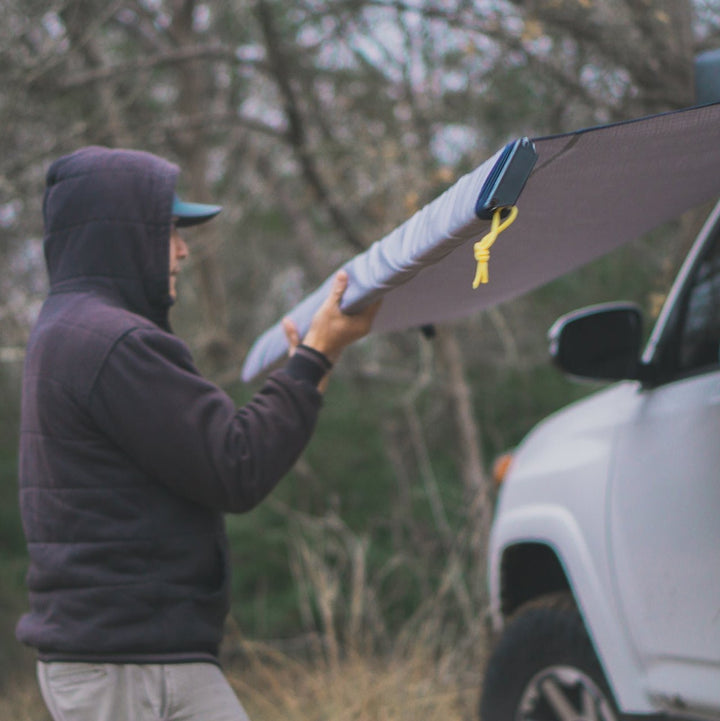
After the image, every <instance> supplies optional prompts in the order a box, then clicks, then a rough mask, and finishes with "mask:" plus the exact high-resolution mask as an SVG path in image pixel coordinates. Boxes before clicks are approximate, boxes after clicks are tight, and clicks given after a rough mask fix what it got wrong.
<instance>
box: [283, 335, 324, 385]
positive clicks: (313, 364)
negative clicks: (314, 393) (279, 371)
mask: <svg viewBox="0 0 720 721" xmlns="http://www.w3.org/2000/svg"><path fill="white" fill-rule="evenodd" d="M331 368H332V363H331V362H330V361H329V360H328V358H327V356H325V355H324V354H322V353H320V352H319V351H316V350H315V349H314V348H309V347H308V346H306V345H299V346H298V347H297V348H296V349H295V353H293V355H292V356H291V357H290V359H289V360H288V362H287V363H286V364H285V367H284V368H283V370H284V372H285V373H287V374H288V375H289V376H290V377H291V378H294V379H295V380H298V381H305V382H306V383H309V384H310V385H312V386H314V387H317V384H318V383H319V382H320V381H321V380H322V378H323V377H324V376H325V375H326V374H327V373H328V372H329V371H330V369H331Z"/></svg>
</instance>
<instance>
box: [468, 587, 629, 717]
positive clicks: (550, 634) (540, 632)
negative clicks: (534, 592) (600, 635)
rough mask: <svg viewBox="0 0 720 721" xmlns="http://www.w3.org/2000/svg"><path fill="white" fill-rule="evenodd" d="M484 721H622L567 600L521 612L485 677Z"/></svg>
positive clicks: (560, 597)
mask: <svg viewBox="0 0 720 721" xmlns="http://www.w3.org/2000/svg"><path fill="white" fill-rule="evenodd" d="M480 718H481V719H482V721H531V720H532V721H622V718H623V717H622V716H621V715H620V713H619V712H618V710H617V707H616V705H615V702H614V700H613V698H612V694H611V693H610V690H609V688H608V685H607V681H606V680H605V676H604V674H603V672H602V669H601V668H600V664H599V663H598V660H597V657H596V656H595V652H594V650H593V647H592V644H591V643H590V639H589V638H588V635H587V633H586V632H585V627H584V625H583V622H582V618H581V617H580V614H579V613H578V611H577V608H576V607H575V604H574V603H573V600H572V598H571V597H570V596H568V595H567V594H557V595H553V596H546V597H543V598H541V599H538V600H537V601H533V602H531V603H529V604H527V605H525V606H523V607H522V608H521V609H520V611H519V612H518V613H517V614H516V615H515V617H514V618H513V620H512V621H511V622H510V623H509V624H508V626H507V627H506V629H505V631H504V633H503V635H502V636H501V637H500V640H499V642H498V644H497V646H496V647H495V649H494V651H493V653H492V655H491V657H490V660H489V661H488V666H487V670H486V672H485V681H484V684H483V692H482V697H481V700H480Z"/></svg>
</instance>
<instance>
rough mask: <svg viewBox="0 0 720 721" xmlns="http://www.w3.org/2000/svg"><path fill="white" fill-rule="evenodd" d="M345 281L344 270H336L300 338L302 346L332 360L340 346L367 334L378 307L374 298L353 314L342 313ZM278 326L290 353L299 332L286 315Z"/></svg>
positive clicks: (345, 345) (339, 352)
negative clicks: (331, 282) (328, 290)
mask: <svg viewBox="0 0 720 721" xmlns="http://www.w3.org/2000/svg"><path fill="white" fill-rule="evenodd" d="M347 284H348V275H347V273H346V272H345V271H344V270H341V271H339V272H338V274H337V275H336V276H335V281H334V283H333V286H332V289H331V291H330V293H329V295H328V297H327V298H326V299H325V301H324V302H323V304H322V305H321V306H320V307H319V308H318V310H317V312H316V313H315V315H314V317H313V319H312V322H311V323H310V329H309V330H308V332H307V335H306V336H305V338H303V340H302V343H303V345H306V346H308V347H310V348H314V349H315V350H316V351H319V352H320V353H322V354H323V355H325V356H326V357H327V358H328V359H329V360H330V361H331V362H332V363H335V362H336V361H337V360H338V358H339V357H340V354H341V353H342V351H343V349H344V348H346V347H347V346H349V345H350V344H351V343H354V342H355V341H356V340H359V339H360V338H362V337H363V336H365V335H367V334H368V332H369V331H370V327H371V326H372V322H373V319H374V318H375V315H376V314H377V312H378V310H379V309H380V303H381V301H377V302H376V303H373V304H372V305H369V306H368V307H367V308H363V310H361V311H360V312H359V313H357V314H355V315H348V314H347V313H343V312H342V311H341V310H340V301H341V300H342V297H343V294H344V293H345V289H346V288H347ZM282 325H283V329H284V330H285V336H286V337H287V340H288V345H289V347H290V355H292V354H293V353H294V352H295V348H297V346H298V344H299V343H300V335H299V333H298V330H297V327H296V326H295V324H294V323H293V322H292V320H290V319H289V318H284V319H283V322H282Z"/></svg>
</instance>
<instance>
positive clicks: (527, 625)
mask: <svg viewBox="0 0 720 721" xmlns="http://www.w3.org/2000/svg"><path fill="white" fill-rule="evenodd" d="M641 326H642V323H641V317H640V313H639V311H638V309H637V308H636V307H634V306H632V305H628V304H611V305H603V306H595V307H593V308H588V309H585V310H582V311H578V312H576V313H573V314H570V315H568V316H564V317H563V318H561V319H560V320H559V321H557V323H556V324H555V325H554V326H553V327H552V329H551V331H550V342H551V354H552V356H553V358H554V359H555V361H556V363H557V364H558V365H559V366H560V368H561V369H562V370H563V371H565V372H566V373H568V374H570V375H572V376H575V377H579V378H587V379H596V380H614V381H622V382H620V383H617V384H614V385H612V386H611V387H609V388H607V389H604V390H602V391H600V392H598V393H595V394H594V395H592V396H590V397H589V398H586V399H585V400H583V401H580V402H578V403H575V404H573V405H572V406H570V407H568V408H565V409H563V410H562V411H560V412H558V413H556V414H554V415H553V416H551V417H549V418H547V419H545V420H544V421H543V422H541V423H540V424H539V425H538V426H537V427H536V428H535V429H534V430H533V431H532V432H531V433H530V434H529V435H528V436H527V438H526V439H525V440H524V441H523V442H522V444H521V445H520V447H519V448H518V449H517V452H516V454H515V456H514V458H513V462H512V465H511V467H510V471H509V473H508V476H507V478H506V480H505V482H504V484H503V486H502V489H501V491H500V498H499V502H498V506H497V510H496V515H495V519H494V523H493V529H492V535H491V540H490V551H489V582H490V593H491V622H492V626H493V628H494V630H495V631H496V632H498V634H499V638H498V641H497V644H496V646H495V649H494V651H493V653H492V655H491V657H490V659H489V661H488V666H487V671H486V674H485V679H484V688H483V693H482V699H481V704H480V710H481V717H482V719H483V721H551V720H552V721H610V720H612V719H615V720H617V719H625V718H628V717H633V718H634V717H635V715H639V716H640V717H644V718H647V717H648V716H653V717H662V718H681V719H714V720H720V203H718V205H717V206H716V207H715V209H714V210H713V211H712V213H711V214H710V216H709V218H708V220H707V222H706V224H705V226H704V228H703V230H702V232H701V233H700V235H699V237H698V239H697V241H696V242H695V244H694V246H693V248H692V250H691V251H690V253H689V255H688V257H687V259H686V261H685V263H684V265H683V267H682V270H681V271H680V273H679V275H678V278H677V280H676V282H675V284H674V286H673V288H672V291H671V293H670V295H669V297H668V300H667V302H666V304H665V307H664V309H663V311H662V314H661V315H660V318H659V319H658V322H657V324H656V326H655V329H654V331H653V333H652V335H651V336H650V340H649V342H648V345H647V347H646V349H645V351H644V353H641V338H642V327H641Z"/></svg>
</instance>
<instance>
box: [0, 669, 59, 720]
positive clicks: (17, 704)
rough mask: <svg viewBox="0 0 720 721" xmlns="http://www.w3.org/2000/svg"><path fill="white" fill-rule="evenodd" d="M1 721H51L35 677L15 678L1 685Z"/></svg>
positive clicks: (29, 675) (28, 675) (29, 674)
mask: <svg viewBox="0 0 720 721" xmlns="http://www.w3.org/2000/svg"><path fill="white" fill-rule="evenodd" d="M0 719H2V721H51V719H50V715H49V714H48V712H47V710H46V709H45V704H44V703H43V700H42V696H41V695H40V689H39V688H38V685H37V681H36V680H35V677H34V676H33V675H32V674H31V673H29V672H28V674H27V675H23V676H16V677H13V678H12V679H10V680H7V681H6V682H5V683H4V684H3V690H2V692H0Z"/></svg>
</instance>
